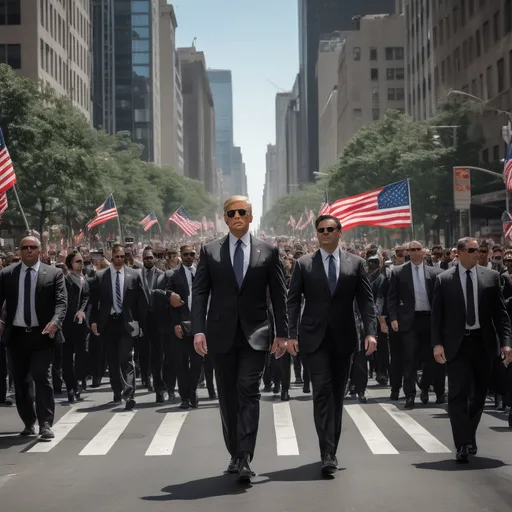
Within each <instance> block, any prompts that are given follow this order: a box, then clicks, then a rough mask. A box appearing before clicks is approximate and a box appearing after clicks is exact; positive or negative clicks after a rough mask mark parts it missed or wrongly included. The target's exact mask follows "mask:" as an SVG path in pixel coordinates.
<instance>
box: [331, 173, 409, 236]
mask: <svg viewBox="0 0 512 512" xmlns="http://www.w3.org/2000/svg"><path fill="white" fill-rule="evenodd" d="M329 213H330V214H331V215H334V216H335V217H337V218H338V219H339V220H340V222H341V225H342V226H343V230H344V231H346V230H348V229H352V228H355V227H356V226H380V227H383V228H404V227H408V226H410V225H411V220H412V219H411V217H412V214H411V202H410V199H409V182H408V180H402V181H397V182H396V183H392V184H391V185H386V186H385V187H381V188H378V189H376V190H371V191H370V192H364V193H362V194H358V195H357V196H352V197H345V198H344V199H338V200H337V201H334V203H332V204H331V206H330V209H329Z"/></svg>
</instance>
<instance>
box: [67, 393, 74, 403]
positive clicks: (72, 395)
mask: <svg viewBox="0 0 512 512" xmlns="http://www.w3.org/2000/svg"><path fill="white" fill-rule="evenodd" d="M68 403H70V404H74V403H75V393H74V392H73V391H68Z"/></svg>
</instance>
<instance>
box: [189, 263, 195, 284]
mask: <svg viewBox="0 0 512 512" xmlns="http://www.w3.org/2000/svg"><path fill="white" fill-rule="evenodd" d="M189 270H190V278H191V280H192V282H194V277H196V276H195V275H194V271H193V270H192V267H189Z"/></svg>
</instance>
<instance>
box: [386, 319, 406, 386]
mask: <svg viewBox="0 0 512 512" xmlns="http://www.w3.org/2000/svg"><path fill="white" fill-rule="evenodd" d="M388 328H389V355H390V362H389V383H390V385H391V391H396V392H399V391H400V389H401V388H402V381H403V377H404V348H403V340H402V333H401V332H395V331H393V329H391V326H390V325H389V324H388Z"/></svg>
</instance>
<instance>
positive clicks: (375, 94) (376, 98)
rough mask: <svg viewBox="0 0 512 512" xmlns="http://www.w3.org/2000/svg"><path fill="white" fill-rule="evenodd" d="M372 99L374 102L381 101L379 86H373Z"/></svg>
mask: <svg viewBox="0 0 512 512" xmlns="http://www.w3.org/2000/svg"><path fill="white" fill-rule="evenodd" d="M372 101H373V102H374V103H378V102H379V88H378V87H372Z"/></svg>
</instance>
